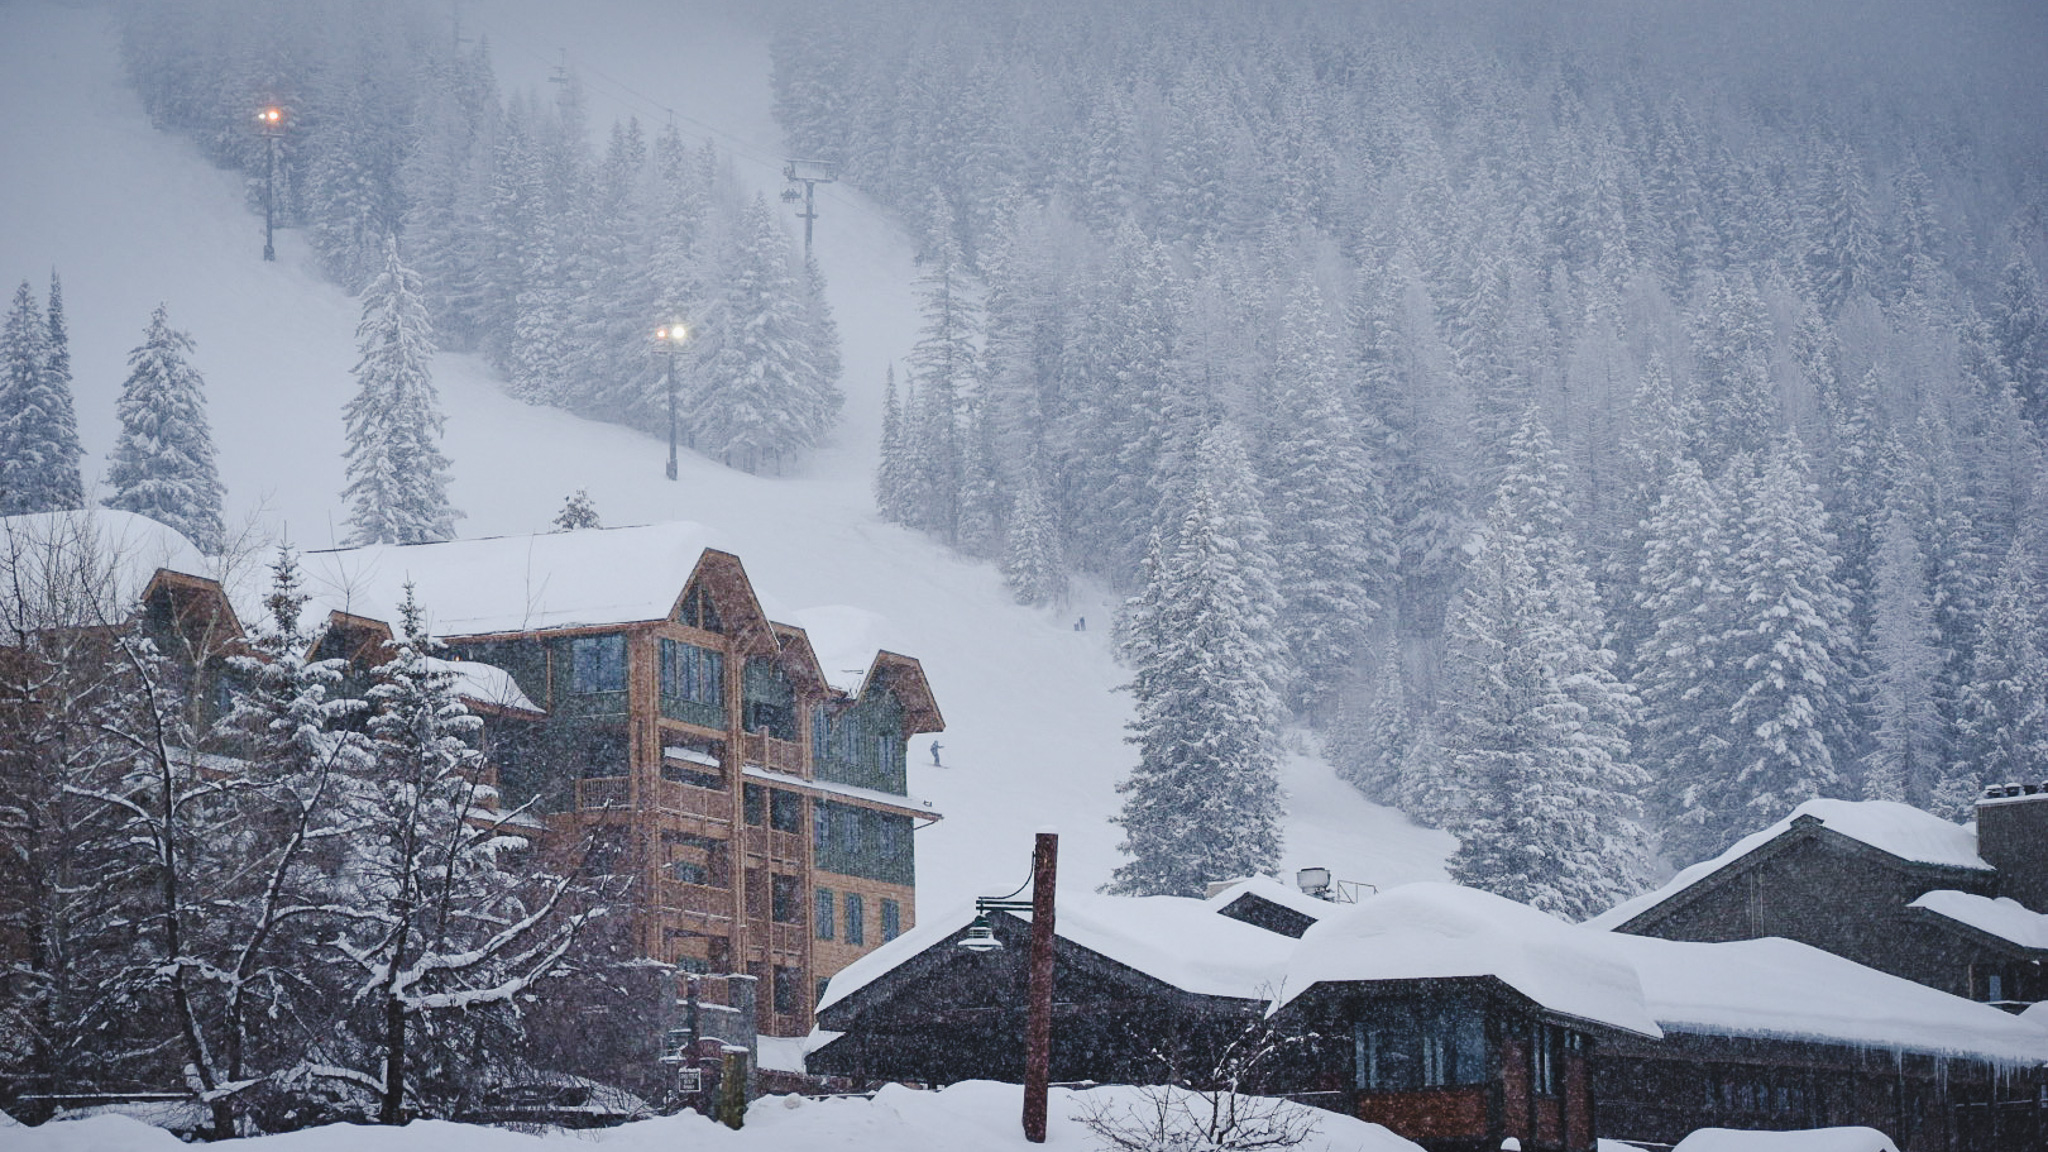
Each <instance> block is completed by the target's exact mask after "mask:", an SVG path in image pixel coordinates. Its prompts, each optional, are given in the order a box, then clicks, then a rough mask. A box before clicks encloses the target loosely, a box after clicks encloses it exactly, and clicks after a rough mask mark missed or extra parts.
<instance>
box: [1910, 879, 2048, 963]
mask: <svg viewBox="0 0 2048 1152" xmlns="http://www.w3.org/2000/svg"><path fill="white" fill-rule="evenodd" d="M1906 907H1908V908H1924V909H1926V910H1927V911H1929V912H1932V913H1934V914H1935V915H1936V916H1941V917H1945V918H1947V919H1950V920H1954V921H1955V922H1957V923H1958V924H1967V925H1969V926H1970V927H1972V928H1975V929H1977V930H1978V931H1980V932H1985V933H1989V934H1990V935H1993V936H1996V937H1998V938H1999V939H2000V940H2010V941H2012V942H2013V943H2015V944H2017V945H2019V946H2020V947H2022V948H2036V949H2048V916H2044V915H2042V914H2041V913H2039V912H2036V911H2034V910H2033V909H2031V908H2029V907H2027V906H2026V905H2024V904H2022V903H2020V902H2019V901H2017V900H2013V899H2010V898H2007V897H2004V896H2001V897H1999V898H1997V899H1995V900H1994V899H1992V898H1991V897H1989V896H1979V895H1977V894H1976V893H1975V892H1958V891H1955V890H1954V889H1952V888H1944V889H1937V890H1935V891H1933V892H1929V893H1926V894H1925V895H1923V896H1921V897H1920V898H1919V899H1918V900H1915V901H1913V902H1912V903H1911V904H1908V905H1906Z"/></svg>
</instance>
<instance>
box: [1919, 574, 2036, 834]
mask: <svg viewBox="0 0 2048 1152" xmlns="http://www.w3.org/2000/svg"><path fill="white" fill-rule="evenodd" d="M2035 563H2036V561H2035V559H2034V556H2033V554H2032V552H2031V550H2030V549H2029V548H2028V547H2027V542H2026V541H2024V540H2016V541H2014V542H2013V544H2012V546H2011V547H2010V548H2008V549H2007V550H2006V554H2005V561H2004V562H2003V563H2002V564H2000V565H1999V567H1998V576H1997V578H1996V579H1995V580H1994V581H1993V582H1992V585H1991V588H1990V593H1989V596H1988V599H1987V601H1986V603H1985V605H1984V610H1983V617H1982V619H1981V621H1980V623H1979V624H1978V635H1977V643H1976V653H1975V660H1974V661H1973V663H1972V666H1971V669H1970V679H1969V682H1968V683H1967V684H1965V685H1964V687H1963V691H1962V700H1961V706H1962V725H1961V726H1962V737H1963V747H1962V749H1961V751H1962V755H1961V756H1959V757H1957V764H1956V766H1955V768H1954V769H1953V770H1952V771H1951V772H1950V774H1949V776H1948V778H1947V779H1944V780H1942V781H1941V783H1940V787H1939V789H1938V794H1937V795H1936V797H1935V799H1934V806H1935V810H1936V811H1938V812H1968V811H1970V809H1971V806H1972V804H1973V803H1974V802H1975V800H1976V798H1977V796H1978V795H1979V794H1980V793H1981V791H1982V789H1983V787H1984V785H1986V784H1994V783H2004V782H2006V781H2009V780H2022V781H2032V780H2040V779H2042V778H2043V777H2044V776H2048V642H2044V638H2043V633H2042V624H2041V620H2042V605H2041V602H2040V592H2039V586H2038V585H2037V584H2036V582H2035V579H2034V572H2033V568H2034V565H2035Z"/></svg>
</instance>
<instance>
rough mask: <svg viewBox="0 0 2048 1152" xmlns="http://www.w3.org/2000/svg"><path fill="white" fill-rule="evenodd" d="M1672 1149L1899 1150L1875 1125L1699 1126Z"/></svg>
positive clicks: (1697, 1151) (1716, 1151)
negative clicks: (1789, 1129)
mask: <svg viewBox="0 0 2048 1152" xmlns="http://www.w3.org/2000/svg"><path fill="white" fill-rule="evenodd" d="M1672 1152H1899V1146H1898V1145H1897V1144H1894V1143H1892V1138H1891V1137H1889V1136H1887V1135H1885V1134H1884V1133H1882V1132H1879V1131H1878V1130H1877V1129H1875V1128H1809V1129H1807V1130H1806V1131H1804V1132H1745V1131H1741V1130H1739V1129H1735V1128H1702V1129H1700V1130H1699V1131H1697V1132H1694V1133H1693V1134H1692V1135H1690V1136H1687V1137H1686V1138H1685V1139H1683V1140H1680V1141H1679V1142H1678V1145H1677V1147H1675V1148H1673V1149H1672Z"/></svg>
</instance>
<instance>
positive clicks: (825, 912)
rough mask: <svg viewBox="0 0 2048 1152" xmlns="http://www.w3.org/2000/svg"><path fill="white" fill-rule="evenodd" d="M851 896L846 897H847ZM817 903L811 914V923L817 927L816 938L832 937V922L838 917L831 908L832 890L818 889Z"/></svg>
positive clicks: (826, 938)
mask: <svg viewBox="0 0 2048 1152" xmlns="http://www.w3.org/2000/svg"><path fill="white" fill-rule="evenodd" d="M852 898H853V897H848V899H852ZM817 904H818V906H817V908H816V909H814V910H813V911H812V914H811V923H812V924H813V925H815V926H816V928H817V931H818V939H820V940H830V939H831V938H832V922H833V921H834V920H836V919H838V916H837V914H836V913H835V912H834V910H833V908H832V890H831V889H830V888H820V889H818V893H817Z"/></svg>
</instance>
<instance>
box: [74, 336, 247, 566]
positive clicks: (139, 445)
mask: <svg viewBox="0 0 2048 1152" xmlns="http://www.w3.org/2000/svg"><path fill="white" fill-rule="evenodd" d="M191 351H192V337H191V336H190V335H188V334H187V333H185V332H182V331H179V330H178V329H175V328H172V327H171V323H170V318H169V315H168V313H167V311H166V310H165V308H164V306H163V305H162V304H159V305H157V306H156V311H155V312H152V313H150V317H149V327H148V328H147V329H145V330H144V332H143V335H142V343H141V344H139V345H137V346H136V347H135V348H133V349H131V350H130V351H129V353H128V381H127V383H126V384H124V385H122V387H121V399H120V401H119V403H118V406H117V411H118V412H119V413H120V417H121V435H120V437H119V438H118V439H117V440H115V442H114V454H113V457H112V459H111V460H110V462H109V464H108V467H107V486H108V487H109V488H111V489H113V491H112V492H111V493H110V494H108V495H107V497H106V498H105V499H104V500H103V501H102V503H104V504H105V505H106V506H107V507H109V508H119V509H121V510H122V511H124V512H133V513H135V514H136V515H138V516H147V517H149V518H150V519H152V520H155V521H156V522H157V523H159V524H166V525H169V526H170V527H172V528H175V529H177V530H178V531H179V532H180V533H181V534H183V535H184V537H185V539H187V540H190V541H191V542H192V543H193V544H195V545H197V546H198V547H199V550H200V551H201V552H205V553H208V554H212V553H215V552H218V551H220V548H221V543H222V536H223V534H224V532H225V527H224V525H223V524H222V523H221V496H222V494H223V493H224V492H225V489H223V488H222V487H221V483H220V472H219V470H218V469H217V468H215V466H214V459H213V429H212V426H211V425H210V424H209V423H208V422H207V419H206V394H205V383H206V382H205V381H204V380H202V379H201V378H200V375H199V372H198V370H197V369H195V368H193V367H192V365H191V364H189V363H187V362H186V360H185V356H186V354H187V353H189V352H191Z"/></svg>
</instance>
